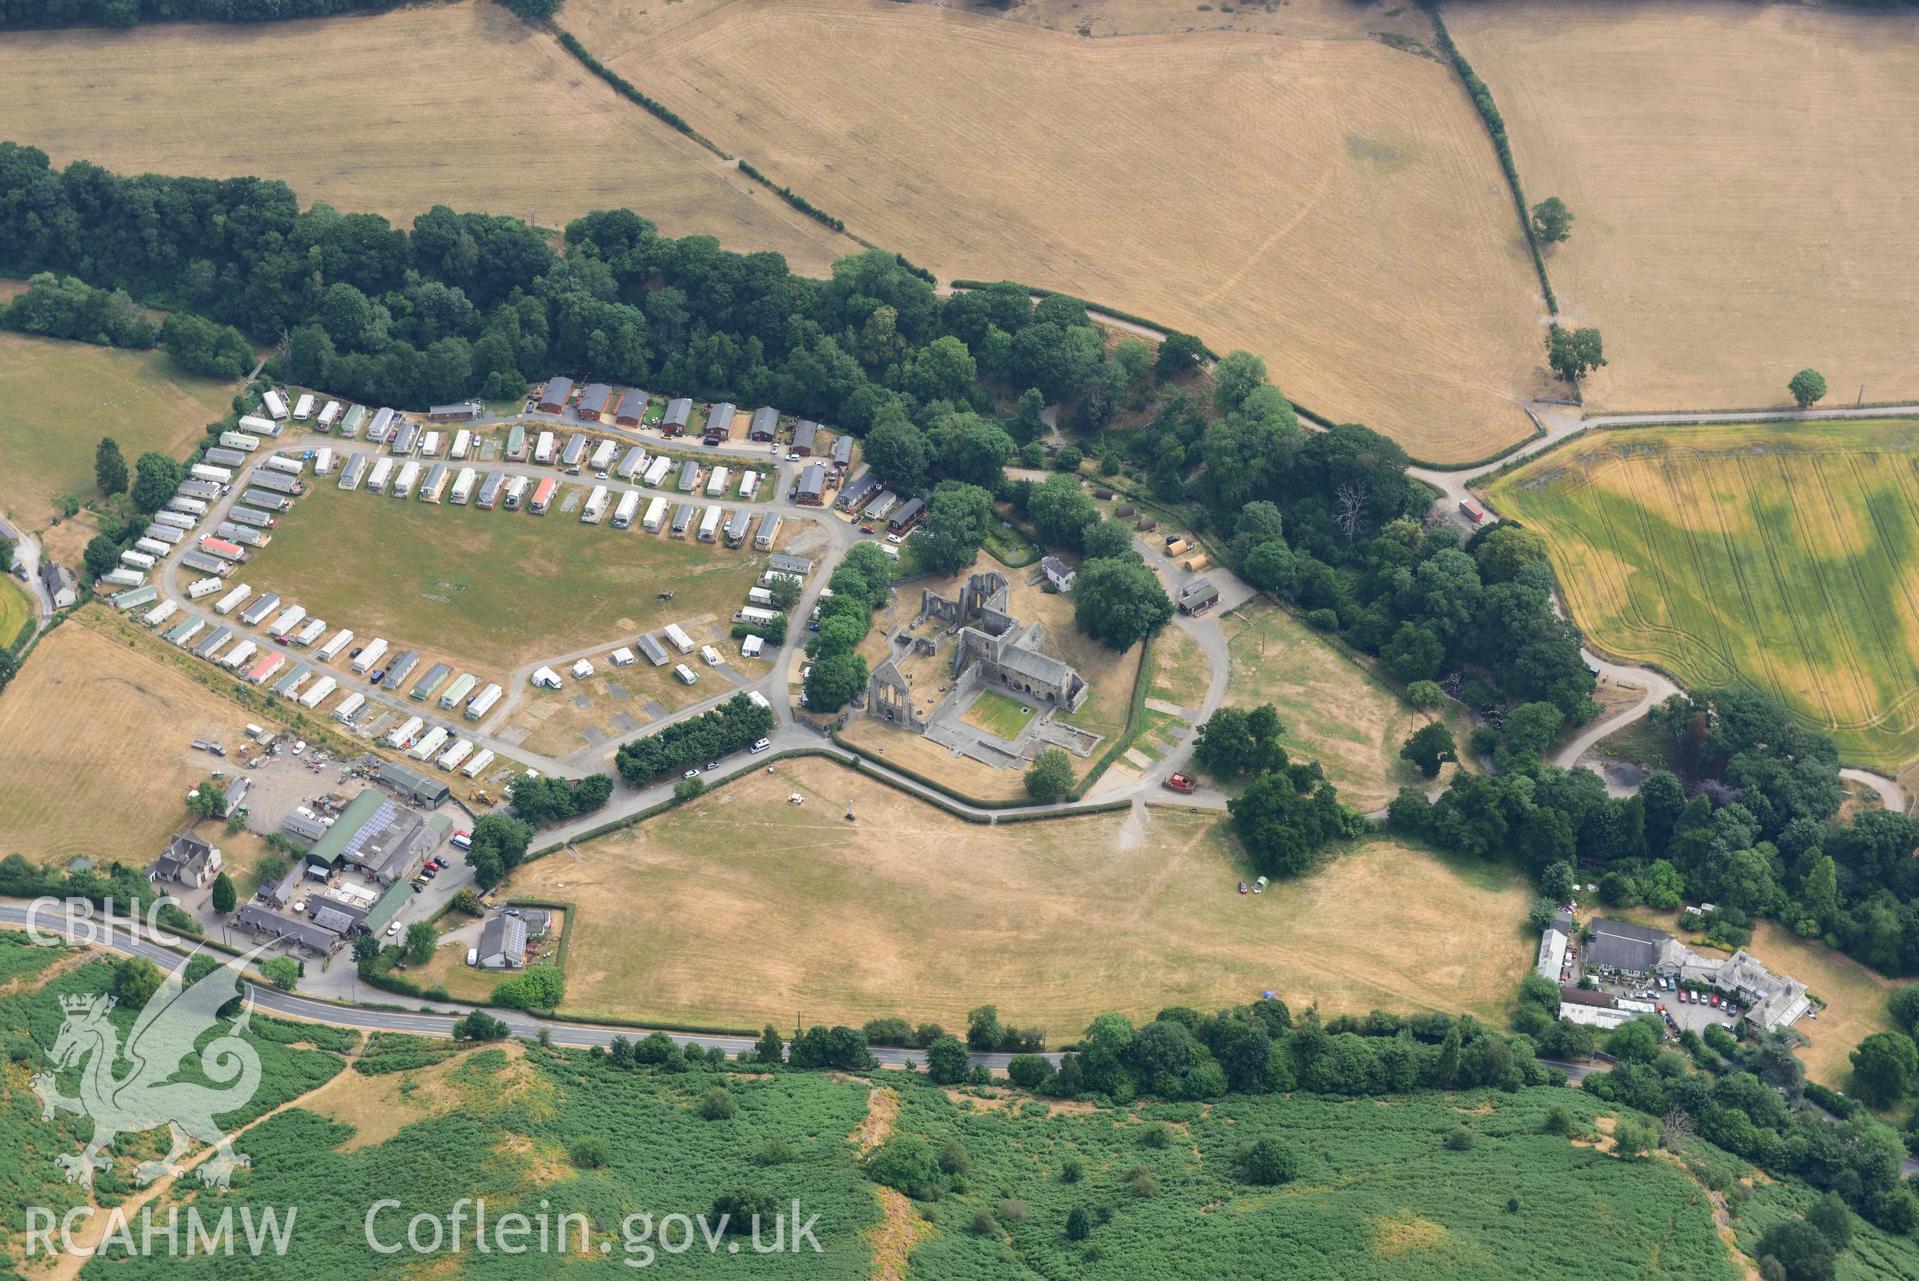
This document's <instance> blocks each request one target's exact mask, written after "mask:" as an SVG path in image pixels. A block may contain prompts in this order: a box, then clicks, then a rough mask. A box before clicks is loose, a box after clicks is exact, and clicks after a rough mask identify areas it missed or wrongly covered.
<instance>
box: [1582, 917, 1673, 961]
mask: <svg viewBox="0 0 1919 1281" xmlns="http://www.w3.org/2000/svg"><path fill="white" fill-rule="evenodd" d="M1682 950H1683V949H1682V948H1680V946H1679V943H1678V940H1676V939H1674V938H1673V936H1672V935H1670V934H1668V933H1666V932H1665V931H1664V930H1655V929H1652V928H1650V927H1649V926H1645V925H1636V924H1634V923H1633V922H1631V921H1611V920H1607V919H1606V918H1605V917H1599V918H1597V919H1595V920H1594V921H1593V923H1592V937H1591V938H1590V939H1588V940H1587V942H1586V968H1587V969H1596V970H1599V971H1600V972H1601V973H1610V974H1626V975H1643V974H1653V973H1657V972H1658V971H1659V970H1660V968H1661V966H1662V965H1670V966H1671V967H1672V968H1674V969H1677V968H1678V965H1679V959H1680V958H1679V953H1680V951H1682Z"/></svg>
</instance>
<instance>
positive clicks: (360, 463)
mask: <svg viewBox="0 0 1919 1281" xmlns="http://www.w3.org/2000/svg"><path fill="white" fill-rule="evenodd" d="M366 472H367V466H366V455H365V454H349V455H348V456H347V460H346V465H345V466H343V467H341V468H340V488H341V489H346V490H353V489H358V488H359V487H360V482H361V481H363V480H365V479H366Z"/></svg>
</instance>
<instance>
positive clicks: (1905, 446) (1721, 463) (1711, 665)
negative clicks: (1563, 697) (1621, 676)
mask: <svg viewBox="0 0 1919 1281" xmlns="http://www.w3.org/2000/svg"><path fill="white" fill-rule="evenodd" d="M1916 462H1919V424H1916V423H1911V422H1896V421H1885V422H1857V423H1853V422H1847V423H1815V424H1798V425H1793V426H1785V425H1771V426H1767V425H1757V426H1743V427H1702V428H1659V429H1653V430H1647V431H1629V432H1602V433H1598V434H1595V435H1591V436H1587V437H1585V438H1582V439H1581V440H1579V441H1577V442H1575V443H1573V444H1571V445H1567V446H1565V447H1563V448H1561V449H1558V450H1555V451H1553V452H1551V453H1549V454H1546V455H1544V456H1542V457H1540V458H1538V459H1536V460H1534V461H1532V462H1531V463H1529V464H1527V465H1526V466H1524V467H1521V468H1519V469H1517V470H1516V471H1513V472H1510V473H1508V474H1507V475H1504V476H1501V477H1500V478H1499V479H1498V480H1496V481H1494V482H1493V484H1492V486H1491V488H1490V494H1491V496H1492V498H1493V500H1494V501H1495V502H1496V503H1497V504H1498V506H1499V507H1500V509H1501V510H1502V511H1505V512H1507V513H1509V514H1511V515H1515V516H1518V517H1519V518H1521V519H1522V520H1524V521H1525V522H1526V523H1527V524H1529V525H1531V526H1532V527H1533V528H1535V529H1537V530H1539V531H1540V533H1542V534H1543V535H1545V537H1546V540H1547V543H1548V545H1549V547H1550V549H1551V553H1552V558H1553V565H1554V568H1555V569H1557V570H1558V572H1559V581H1560V583H1561V585H1562V586H1563V587H1564V589H1565V592H1566V596H1567V600H1568V603H1569V604H1570V606H1571V608H1572V612H1573V616H1574V617H1575V618H1576V619H1577V620H1578V622H1579V624H1580V626H1581V627H1583V628H1585V630H1586V634H1587V636H1588V637H1589V638H1590V639H1591V640H1592V642H1593V643H1594V644H1595V645H1597V646H1598V647H1600V648H1602V649H1604V650H1606V651H1608V652H1610V653H1612V654H1615V655H1618V656H1620V657H1622V658H1625V659H1628V660H1631V661H1635V662H1652V663H1656V664H1658V665H1659V666H1661V667H1663V668H1665V669H1666V670H1667V671H1669V672H1671V673H1672V674H1673V675H1674V676H1675V677H1676V678H1677V679H1679V680H1680V681H1681V682H1682V683H1684V684H1686V685H1689V686H1693V687H1695V688H1712V687H1716V686H1724V685H1734V684H1737V685H1745V686H1748V687H1750V688H1754V689H1758V690H1761V691H1763V692H1765V693H1768V694H1771V695H1772V696H1774V697H1776V698H1778V699H1780V700H1781V701H1783V702H1784V703H1785V704H1786V705H1787V706H1788V707H1790V708H1791V709H1792V710H1793V711H1794V713H1795V714H1797V715H1798V716H1799V717H1800V718H1801V719H1802V720H1804V721H1805V723H1806V724H1808V725H1811V726H1814V727H1816V728H1818V729H1820V730H1822V731H1824V732H1825V733H1828V734H1830V735H1832V737H1833V739H1834V741H1835V742H1836V743H1838V745H1839V750H1840V752H1841V753H1842V754H1843V755H1844V756H1845V757H1846V758H1847V759H1848V761H1851V762H1856V763H1859V764H1866V765H1872V766H1876V767H1879V768H1882V769H1885V770H1888V771H1889V772H1896V771H1897V769H1898V768H1899V767H1900V766H1901V765H1903V764H1904V763H1906V762H1908V761H1911V760H1912V759H1913V758H1914V757H1915V756H1916V755H1919V688H1915V687H1914V684H1913V680H1912V673H1913V671H1914V670H1915V666H1919V577H1916V576H1915V573H1914V570H1913V566H1912V559H1913V548H1914V547H1915V545H1919V466H1915V463H1916Z"/></svg>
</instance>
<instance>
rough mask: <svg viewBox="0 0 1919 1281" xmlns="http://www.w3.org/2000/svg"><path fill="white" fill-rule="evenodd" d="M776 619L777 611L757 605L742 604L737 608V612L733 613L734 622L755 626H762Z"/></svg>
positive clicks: (777, 616)
mask: <svg viewBox="0 0 1919 1281" xmlns="http://www.w3.org/2000/svg"><path fill="white" fill-rule="evenodd" d="M778 620H779V612H778V611H777V610H771V609H761V608H760V607H759V606H758V605H742V606H740V608H739V612H738V613H736V614H734V615H733V621H734V622H736V623H751V624H753V625H754V626H756V627H764V626H766V625H767V624H769V623H773V622H777V621H778Z"/></svg>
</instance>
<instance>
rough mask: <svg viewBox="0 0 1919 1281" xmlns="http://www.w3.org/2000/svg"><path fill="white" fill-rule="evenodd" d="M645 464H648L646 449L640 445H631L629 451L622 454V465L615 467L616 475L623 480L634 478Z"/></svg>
mask: <svg viewBox="0 0 1919 1281" xmlns="http://www.w3.org/2000/svg"><path fill="white" fill-rule="evenodd" d="M644 466H646V450H645V449H644V448H642V447H641V446H639V445H630V446H628V447H627V451H626V452H625V453H624V454H622V455H620V465H619V466H618V467H617V468H615V469H614V475H616V476H618V477H619V478H620V479H621V480H632V479H633V477H634V476H636V475H638V474H639V470H640V468H642V467H644Z"/></svg>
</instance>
